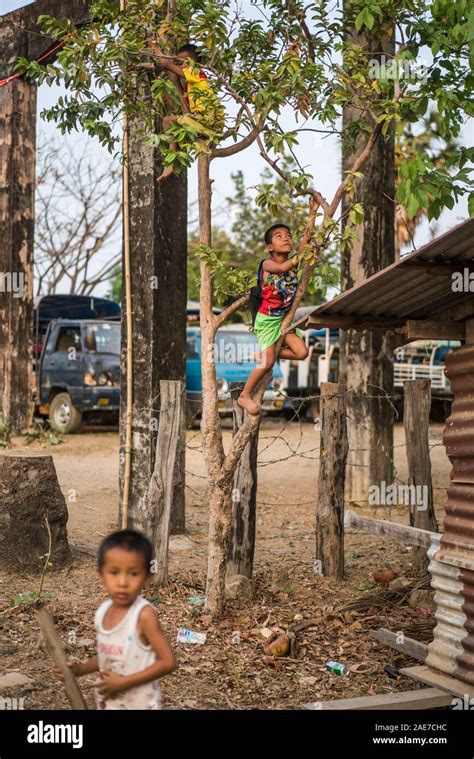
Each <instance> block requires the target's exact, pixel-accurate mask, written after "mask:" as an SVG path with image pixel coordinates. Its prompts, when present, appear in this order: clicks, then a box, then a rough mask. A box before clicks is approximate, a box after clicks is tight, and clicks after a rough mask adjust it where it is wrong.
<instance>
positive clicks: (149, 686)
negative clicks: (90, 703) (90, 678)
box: [55, 530, 176, 709]
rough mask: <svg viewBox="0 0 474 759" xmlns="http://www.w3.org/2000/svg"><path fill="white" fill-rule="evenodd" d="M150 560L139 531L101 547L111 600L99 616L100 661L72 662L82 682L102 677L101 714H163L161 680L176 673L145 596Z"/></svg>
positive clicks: (110, 538) (100, 569)
mask: <svg viewBox="0 0 474 759" xmlns="http://www.w3.org/2000/svg"><path fill="white" fill-rule="evenodd" d="M151 560H152V546H151V543H150V541H149V540H148V539H147V538H146V537H145V536H144V535H141V534H140V533H138V532H135V531H134V530H119V531H118V532H113V533H112V534H111V535H109V536H108V537H106V538H105V539H104V540H103V541H102V543H101V545H100V546H99V552H98V572H99V577H100V579H101V580H102V582H103V584H104V586H105V588H106V590H107V592H108V594H109V596H110V598H108V599H107V600H106V601H104V602H103V603H102V604H101V605H100V606H99V608H98V609H97V611H96V614H95V620H94V622H95V628H96V630H97V656H94V657H93V658H92V659H89V660H88V661H85V662H79V661H75V660H71V661H69V662H68V664H69V666H70V667H71V669H72V671H73V672H74V674H75V675H77V676H81V675H87V674H90V673H91V672H99V678H100V679H99V680H98V681H97V682H96V683H95V686H96V689H97V690H96V703H97V708H98V709H161V696H160V686H159V684H158V679H159V678H160V677H163V676H164V675H167V674H168V673H169V672H172V671H173V669H175V667H176V659H175V657H174V654H173V651H172V650H171V647H170V644H169V643H168V641H167V639H166V638H165V636H164V634H163V631H162V629H161V626H160V623H159V622H158V618H157V616H156V613H155V610H154V608H153V606H152V604H151V603H150V602H149V601H147V600H146V599H145V598H143V597H142V596H141V595H140V593H141V591H142V590H143V588H144V587H145V586H146V585H147V584H148V583H149V581H150V578H151V573H150V562H151ZM55 672H56V674H59V672H58V669H57V668H55Z"/></svg>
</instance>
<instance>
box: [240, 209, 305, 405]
mask: <svg viewBox="0 0 474 759" xmlns="http://www.w3.org/2000/svg"><path fill="white" fill-rule="evenodd" d="M265 243H266V246H267V251H268V253H269V255H270V258H268V259H266V260H264V261H262V263H261V265H260V266H261V271H262V276H261V281H260V287H261V294H262V304H261V306H260V308H259V310H258V313H257V317H256V319H255V324H254V332H255V334H256V336H257V339H258V343H259V347H260V351H261V354H262V355H261V361H260V362H259V364H258V365H257V366H256V367H255V369H253V371H252V372H251V374H250V376H249V378H248V380H247V382H246V384H245V387H244V389H243V390H242V393H241V394H240V396H239V400H238V403H239V405H240V406H242V408H244V409H246V410H247V411H249V412H250V413H251V414H258V413H259V412H260V406H259V405H258V403H257V402H256V401H254V400H253V398H252V393H253V391H254V390H255V388H256V387H257V385H258V383H259V382H260V380H261V379H262V378H263V377H264V376H265V374H266V373H267V371H268V370H269V369H271V368H272V367H273V365H274V363H275V361H277V359H279V358H287V359H291V360H293V361H301V360H303V359H305V358H306V357H307V355H308V348H307V346H306V343H305V341H304V340H303V333H302V332H301V331H300V330H299V329H294V330H292V331H291V332H288V333H287V334H286V335H285V336H284V339H283V346H282V347H281V348H280V351H279V353H278V355H277V350H276V347H277V343H278V340H279V339H280V337H281V325H282V322H283V319H284V318H285V316H286V314H287V313H288V311H289V310H290V308H291V304H292V302H293V299H294V297H295V293H296V288H297V286H298V265H299V260H300V256H301V254H302V252H303V251H301V252H300V253H297V254H296V255H293V256H291V258H290V255H291V254H292V251H293V238H292V236H291V231H290V229H289V228H288V227H287V226H286V225H285V224H274V225H273V226H272V227H270V229H268V230H267V231H266V233H265ZM259 279H260V278H259Z"/></svg>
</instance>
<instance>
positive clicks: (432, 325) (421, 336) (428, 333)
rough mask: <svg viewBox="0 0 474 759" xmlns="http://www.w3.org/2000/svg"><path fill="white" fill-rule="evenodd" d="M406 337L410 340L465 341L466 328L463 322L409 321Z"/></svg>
mask: <svg viewBox="0 0 474 759" xmlns="http://www.w3.org/2000/svg"><path fill="white" fill-rule="evenodd" d="M406 335H407V339H408V340H430V339H432V340H464V338H465V326H464V323H463V322H454V321H434V320H431V319H423V320H418V319H408V320H407V324H406Z"/></svg>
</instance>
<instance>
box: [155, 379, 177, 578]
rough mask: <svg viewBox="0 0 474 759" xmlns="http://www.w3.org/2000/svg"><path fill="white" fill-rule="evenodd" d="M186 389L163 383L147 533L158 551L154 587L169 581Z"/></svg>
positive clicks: (164, 381) (161, 385)
mask: <svg viewBox="0 0 474 759" xmlns="http://www.w3.org/2000/svg"><path fill="white" fill-rule="evenodd" d="M185 392H186V389H185V385H184V382H183V381H182V380H161V382H160V423H159V428H158V437H157V440H156V453H155V466H154V470H153V474H152V477H151V480H150V483H149V488H148V503H147V509H148V515H147V516H148V520H149V526H148V528H147V533H148V534H149V535H151V536H152V542H153V545H154V547H155V557H156V574H155V577H154V583H155V584H156V585H164V584H165V582H166V581H167V579H168V547H169V538H170V528H171V517H172V513H173V510H174V509H175V508H177V507H179V504H177V503H176V502H175V499H174V478H175V472H176V455H177V451H178V448H179V443H180V439H181V437H182V433H183V429H182V424H183V419H185V417H186V409H185V400H184V397H185Z"/></svg>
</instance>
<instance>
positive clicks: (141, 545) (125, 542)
mask: <svg viewBox="0 0 474 759" xmlns="http://www.w3.org/2000/svg"><path fill="white" fill-rule="evenodd" d="M112 548H123V549H124V550H125V551H131V552H132V551H133V552H134V553H139V554H141V555H142V556H143V561H144V563H145V570H146V572H147V574H149V573H150V564H151V560H152V558H153V547H152V545H151V543H150V541H149V540H148V538H146V537H145V535H142V534H141V532H137V531H136V530H117V531H116V532H112V533H111V534H110V535H107V537H106V538H104V540H103V541H102V543H101V544H100V546H99V550H98V553H97V568H98V569H99V570H101V569H102V568H103V566H104V564H105V554H106V553H107V551H110V550H111V549H112Z"/></svg>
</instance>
